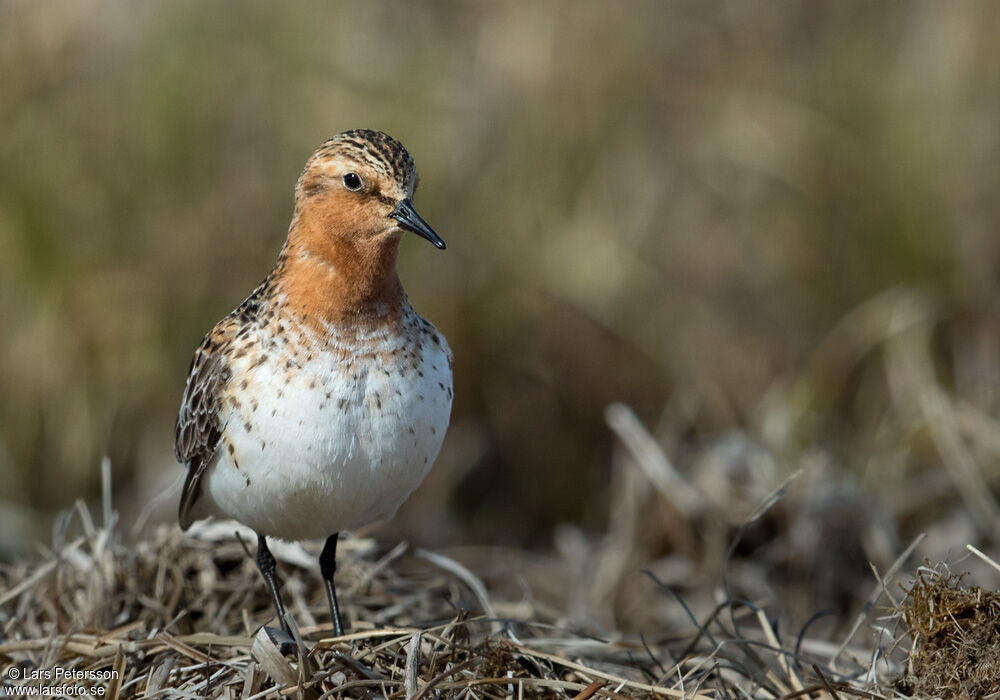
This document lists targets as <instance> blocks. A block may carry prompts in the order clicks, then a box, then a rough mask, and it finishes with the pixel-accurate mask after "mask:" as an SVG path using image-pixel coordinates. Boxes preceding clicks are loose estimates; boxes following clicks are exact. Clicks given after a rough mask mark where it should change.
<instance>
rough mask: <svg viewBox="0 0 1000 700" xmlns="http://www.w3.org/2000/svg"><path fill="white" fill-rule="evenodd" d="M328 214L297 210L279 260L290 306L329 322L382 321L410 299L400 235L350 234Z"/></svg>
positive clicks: (307, 318)
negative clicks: (402, 275) (400, 269)
mask: <svg viewBox="0 0 1000 700" xmlns="http://www.w3.org/2000/svg"><path fill="white" fill-rule="evenodd" d="M340 223H341V222H338V221H330V220H329V218H327V217H311V216H303V215H299V216H296V219H295V221H294V222H293V223H292V227H291V229H290V230H289V232H288V241H287V242H286V243H285V249H284V250H283V251H282V257H283V261H281V262H280V263H279V266H281V267H282V268H283V269H281V270H280V272H279V275H280V277H281V280H282V283H281V291H282V292H283V294H284V295H285V298H286V301H287V303H288V305H289V307H290V309H291V310H292V311H293V312H295V313H298V314H299V315H300V316H301V317H303V318H305V319H306V320H314V321H317V322H320V323H324V324H340V323H358V322H367V323H379V322H380V321H387V320H390V319H392V318H394V317H395V318H398V317H399V316H400V314H401V312H402V310H403V307H404V306H405V304H406V295H405V294H404V292H403V285H402V283H401V282H400V280H399V274H398V273H397V271H396V261H397V258H398V254H399V235H398V234H387V235H382V236H367V237H365V236H360V235H357V236H355V235H344V232H343V230H338V229H333V228H331V227H333V226H336V225H339V224H340Z"/></svg>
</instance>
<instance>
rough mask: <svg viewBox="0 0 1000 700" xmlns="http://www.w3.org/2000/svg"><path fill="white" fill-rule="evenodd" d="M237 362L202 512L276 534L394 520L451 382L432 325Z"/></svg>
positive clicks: (447, 402)
mask: <svg viewBox="0 0 1000 700" xmlns="http://www.w3.org/2000/svg"><path fill="white" fill-rule="evenodd" d="M417 320H418V321H419V319H417ZM435 338H436V339H437V340H435ZM271 347H272V348H276V347H277V346H276V345H274V344H272V345H271ZM242 362H243V366H242V367H240V368H237V369H235V370H234V372H233V379H232V380H231V385H233V386H232V390H233V395H234V396H236V397H237V399H236V400H229V401H228V403H227V405H226V406H225V408H226V418H225V420H226V424H225V429H224V433H223V444H222V446H221V447H220V449H219V452H218V455H217V457H216V460H215V462H214V463H213V465H212V466H211V467H210V469H209V470H208V472H207V473H206V476H205V480H204V482H203V485H202V500H204V501H205V502H206V507H207V508H208V509H209V512H208V513H207V514H211V515H219V516H224V517H232V518H235V519H236V520H239V521H241V522H243V523H244V524H246V525H248V526H249V527H251V528H253V529H254V530H256V531H257V532H258V533H260V534H264V535H269V536H274V537H281V538H284V539H312V538H321V537H327V536H328V535H331V534H333V533H334V532H338V531H340V530H342V529H354V528H357V527H360V526H361V525H363V524H365V523H368V522H371V521H374V520H378V519H381V518H388V517H392V516H393V515H394V514H395V512H396V510H397V509H398V508H399V506H400V505H401V504H402V503H403V501H405V500H406V498H407V497H408V496H409V495H410V493H412V492H413V490H414V489H416V487H417V486H418V485H419V484H420V482H421V481H422V480H423V478H424V477H425V476H426V475H427V472H428V471H429V470H430V468H431V465H432V464H433V462H434V460H435V458H436V457H437V454H438V451H439V450H440V448H441V442H442V440H443V439H444V435H445V431H446V430H447V427H448V421H449V418H450V415H451V401H452V379H451V366H450V351H449V350H448V347H447V344H446V343H445V341H444V338H443V337H442V336H441V335H440V334H439V333H437V332H436V331H435V330H434V329H433V327H429V328H428V327H423V326H422V325H420V324H419V323H417V324H415V337H414V334H409V337H402V336H399V335H393V336H390V335H387V334H385V333H382V334H378V333H376V334H373V335H371V336H366V337H364V338H359V339H358V341H356V342H355V343H354V348H353V349H352V348H346V347H337V346H335V345H333V346H330V345H323V346H320V344H315V346H312V347H310V346H309V344H308V343H307V344H306V346H305V347H298V348H295V349H294V351H293V352H270V353H267V356H266V359H265V360H264V361H263V362H260V358H259V357H254V356H253V354H252V353H251V354H250V355H248V356H247V357H245V358H243V359H242ZM255 362H256V363H259V364H257V366H255V367H254V366H253V365H254V363H255ZM289 362H291V364H290V363H289ZM244 379H245V380H246V381H247V386H246V388H245V389H240V385H241V382H242V381H243V380H244Z"/></svg>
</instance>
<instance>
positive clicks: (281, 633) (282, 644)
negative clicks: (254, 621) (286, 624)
mask: <svg viewBox="0 0 1000 700" xmlns="http://www.w3.org/2000/svg"><path fill="white" fill-rule="evenodd" d="M264 631H265V632H266V633H267V637H268V639H270V640H271V641H272V642H274V646H276V647H278V651H280V652H281V653H282V655H283V656H293V655H294V654H296V653H297V652H298V644H296V642H295V638H294V637H293V636H292V635H290V634H289V633H288V632H286V631H285V630H283V629H278V628H277V627H267V626H265V627H264Z"/></svg>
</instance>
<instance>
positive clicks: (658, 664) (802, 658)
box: [0, 497, 1000, 699]
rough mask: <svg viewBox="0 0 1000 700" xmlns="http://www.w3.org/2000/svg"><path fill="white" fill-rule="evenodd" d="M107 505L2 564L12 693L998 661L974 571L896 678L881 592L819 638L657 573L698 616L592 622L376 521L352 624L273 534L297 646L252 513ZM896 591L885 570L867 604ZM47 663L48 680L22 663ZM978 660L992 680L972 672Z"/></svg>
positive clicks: (825, 693)
mask: <svg viewBox="0 0 1000 700" xmlns="http://www.w3.org/2000/svg"><path fill="white" fill-rule="evenodd" d="M776 501H777V498H776V497H775V498H772V499H770V500H769V501H768V502H765V504H764V506H763V508H764V509H766V508H767V507H768V506H769V505H773V504H774V503H775V502H776ZM758 515H760V514H758ZM105 517H106V518H107V521H106V523H107V524H106V525H103V526H98V525H97V524H95V523H94V522H93V519H92V517H91V515H90V513H89V511H88V510H87V509H86V508H85V507H84V506H82V505H80V506H78V508H77V509H76V510H75V511H74V512H73V513H71V514H70V515H69V516H68V517H67V518H65V519H64V521H63V522H62V523H61V525H60V528H59V529H58V531H57V533H56V540H55V545H54V546H53V547H52V549H50V550H46V551H45V552H43V555H42V557H41V559H40V560H39V561H36V562H33V563H31V564H18V565H13V566H10V567H7V568H5V569H4V570H3V571H2V574H0V577H2V578H0V590H2V593H0V623H2V630H3V638H2V642H0V663H2V673H3V677H4V684H5V689H6V691H7V692H13V693H17V692H19V691H18V690H16V688H17V686H20V685H23V684H28V685H35V686H37V687H39V688H44V686H46V685H48V684H50V683H52V682H53V681H51V680H46V676H45V674H44V671H45V670H49V671H50V672H54V670H55V669H56V668H60V669H63V670H67V669H75V670H95V669H98V670H103V671H112V670H113V671H114V672H115V673H114V675H115V678H113V679H112V680H111V681H110V683H108V684H107V688H108V696H110V697H113V698H117V697H121V698H130V697H159V698H182V697H185V698H186V697H212V698H215V697H219V698H244V699H246V698H264V697H272V698H277V697H303V698H333V697H350V698H354V697H357V698H372V697H386V698H403V697H407V698H427V697H444V698H481V697H482V698H486V697H514V696H517V697H519V698H520V697H525V696H528V697H576V698H589V697H608V698H620V697H631V698H647V697H677V698H680V697H690V698H727V697H747V696H750V697H759V698H794V697H811V698H846V697H864V698H877V697H890V696H894V695H895V694H896V693H897V692H905V693H907V694H916V695H923V694H925V693H927V692H930V691H929V690H928V689H929V688H931V687H932V686H930V685H927V683H937V685H934V686H933V687H934V688H938V691H936V692H935V693H932V694H939V693H940V688H942V687H945V685H943V684H945V683H946V682H947V679H945V678H944V676H941V678H942V679H943V680H940V681H938V680H933V681H931V680H929V679H931V678H934V679H937V678H938V676H931V675H926V674H927V673H929V672H928V671H927V670H926V669H927V668H930V666H933V667H934V668H936V669H939V670H940V672H941V673H944V672H945V665H944V661H943V660H942V658H943V657H940V656H939V654H940V653H941V652H942V650H948V651H949V652H950V653H953V654H959V655H961V654H968V653H969V652H970V650H972V649H974V648H978V649H979V657H978V661H977V660H975V659H973V660H971V661H967V662H966V663H965V666H961V665H960V664H952V665H951V668H952V669H953V670H954V671H955V673H958V674H964V675H962V676H961V677H962V678H963V679H965V680H963V682H964V683H966V685H963V686H961V687H963V688H975V689H976V692H974V693H972V694H973V695H977V696H978V695H979V694H981V693H983V692H987V689H988V688H989V687H990V686H989V681H988V680H987V678H988V676H989V673H993V674H994V676H995V670H993V671H991V672H986V671H983V670H982V669H983V668H984V667H983V666H982V665H981V662H982V661H983V660H984V659H985V656H986V655H988V652H987V651H985V650H986V649H988V646H987V645H989V644H993V646H994V647H995V646H996V642H997V634H998V627H997V624H996V619H997V613H998V612H1000V602H998V601H1000V596H997V595H995V594H986V593H984V592H982V591H977V590H965V589H960V588H957V587H956V586H955V585H954V580H953V579H951V578H946V577H939V578H936V579H929V578H927V577H926V576H922V577H920V578H918V580H917V583H916V584H915V586H914V587H913V589H912V590H911V591H910V595H909V597H908V599H907V603H906V605H905V606H904V607H903V608H902V610H903V612H902V613H900V614H899V615H898V616H897V618H896V619H901V620H904V621H905V622H906V623H907V624H908V625H909V629H910V633H911V634H912V635H913V636H914V638H915V640H916V641H915V642H914V649H915V652H914V655H913V656H912V658H911V664H910V667H909V671H908V675H907V676H906V678H905V679H904V680H903V681H901V682H900V683H899V684H898V686H897V687H896V690H893V689H892V683H891V681H892V679H893V678H894V677H895V676H898V675H899V672H900V670H901V668H902V667H901V665H900V663H899V662H898V661H896V662H893V661H890V660H889V659H887V658H885V657H883V656H882V654H881V650H880V647H879V646H878V645H875V646H872V645H870V644H865V643H861V642H857V641H853V642H852V639H855V637H856V635H855V633H856V632H857V630H858V628H860V627H861V626H862V623H863V622H869V623H870V622H871V621H872V618H871V617H870V614H871V613H875V612H878V608H877V606H875V605H870V606H868V608H869V613H868V614H865V615H862V616H860V617H859V618H858V621H857V624H856V625H855V626H854V629H853V630H851V632H850V634H849V635H848V636H847V638H846V639H843V640H841V641H837V640H834V639H829V638H826V639H824V638H821V637H816V636H812V635H810V634H809V631H810V630H809V628H808V626H807V627H806V628H803V629H801V630H799V631H798V632H797V634H787V633H783V632H782V630H783V628H784V627H785V625H784V624H782V623H781V622H779V621H778V620H776V619H773V618H772V617H771V616H770V614H769V612H768V611H767V609H766V607H767V606H766V603H764V602H763V601H758V602H753V601H750V600H741V599H738V598H720V599H719V600H718V602H717V604H716V605H715V606H714V608H713V609H712V610H711V612H710V613H709V614H707V615H697V614H696V613H695V612H694V611H693V610H692V609H691V608H690V607H689V606H688V605H687V604H686V603H685V601H684V600H683V599H682V597H681V595H680V594H678V593H677V592H676V591H675V590H674V588H672V587H671V586H669V585H667V584H666V583H664V582H663V581H661V580H659V579H658V578H657V577H656V575H655V574H653V573H652V572H649V571H647V572H646V575H645V576H643V575H641V574H638V573H637V578H638V579H639V581H638V582H636V581H632V582H630V584H631V585H642V586H644V587H645V588H646V589H647V590H648V591H649V592H652V593H653V594H655V595H656V596H658V597H660V598H661V599H662V600H663V601H664V603H665V604H667V605H668V606H670V607H672V608H675V609H677V610H679V611H681V613H682V614H683V615H684V616H686V617H687V621H686V624H685V625H683V626H680V625H678V626H676V627H674V628H673V629H668V628H660V629H647V630H645V631H644V632H642V633H630V634H624V633H615V634H612V635H607V636H602V635H597V634H586V633H583V632H582V631H581V630H580V628H579V627H574V624H573V623H572V622H571V621H570V620H571V616H568V615H567V614H566V613H565V612H563V611H559V610H555V609H554V608H551V607H547V606H545V605H544V604H542V603H541V601H538V600H532V599H531V598H530V597H529V596H527V595H523V596H522V600H520V601H518V600H498V599H494V598H493V596H492V594H491V589H492V588H493V586H492V585H488V584H487V582H486V581H484V580H483V579H481V578H480V577H479V576H478V575H476V574H474V573H472V572H471V571H470V570H469V569H468V568H467V567H466V566H465V565H463V564H462V563H459V562H458V561H456V560H455V559H453V558H451V557H447V556H444V555H442V554H437V553H433V552H427V551H423V550H419V549H417V550H410V549H409V548H408V547H407V546H406V545H399V546H397V547H395V548H394V549H392V550H390V551H387V552H384V551H380V550H379V549H378V548H377V546H376V545H375V543H374V542H373V541H372V540H369V539H365V538H361V537H349V538H347V539H345V540H344V542H343V546H342V549H343V552H344V555H343V564H342V567H341V569H340V571H339V572H338V580H339V583H340V585H341V587H342V590H343V591H344V593H345V595H344V596H343V597H344V599H345V602H346V612H347V616H348V618H349V619H350V620H351V632H350V633H349V634H347V635H345V636H343V637H340V638H336V639H334V638H331V637H330V627H329V624H327V622H326V620H325V619H324V617H325V616H323V614H322V613H317V611H322V610H324V609H325V606H324V600H323V594H322V590H321V582H320V578H319V575H318V572H316V571H313V562H314V561H315V560H314V555H315V552H312V551H308V550H307V549H305V548H303V547H302V546H301V545H297V544H295V545H293V544H284V545H282V544H281V543H278V546H275V547H274V550H275V554H276V556H277V557H278V559H279V561H281V568H282V573H283V575H284V592H285V596H286V600H287V601H288V602H289V603H290V606H289V611H290V614H291V615H292V616H293V617H294V619H293V620H292V622H293V625H294V623H295V622H298V623H299V625H301V627H294V629H295V630H296V633H297V636H298V637H299V639H300V648H299V650H298V653H297V654H296V655H292V656H282V655H281V654H280V653H279V652H278V650H277V648H276V647H275V646H274V645H273V644H272V643H271V642H270V640H269V639H268V637H267V635H266V634H263V633H262V632H260V626H261V625H262V624H264V623H267V622H269V621H270V622H272V623H273V620H271V619H270V618H271V610H270V607H269V602H268V599H267V597H266V594H265V593H264V588H263V586H262V585H260V582H259V580H258V575H257V572H256V570H255V569H254V566H253V563H252V562H251V561H250V560H249V559H248V558H247V556H246V554H245V553H244V551H243V550H242V548H241V546H240V545H239V543H238V541H237V540H236V538H234V537H233V527H235V526H233V525H231V524H223V523H216V524H210V525H207V526H204V525H203V526H201V527H199V528H198V529H196V531H195V533H194V536H185V535H182V534H181V533H180V532H179V531H178V529H177V528H176V527H171V526H160V527H156V528H153V529H152V531H151V532H150V533H149V534H147V535H146V536H144V537H143V538H141V539H139V540H138V541H136V542H134V543H132V544H128V545H127V544H125V543H124V541H123V539H124V538H123V537H122V536H121V534H120V533H118V532H117V531H116V530H115V528H114V521H115V516H114V514H112V513H111V512H110V509H106V512H105ZM76 532H78V533H79V534H78V535H76V534H74V535H72V536H70V533H76ZM910 551H912V547H911V550H910ZM906 554H908V552H907V553H904V556H903V557H901V558H900V560H899V562H898V563H897V567H896V568H897V569H898V564H899V563H901V562H902V561H903V560H904V559H905V556H906ZM523 571H525V572H529V571H530V567H525V568H524V569H523ZM597 573H598V572H596V571H593V572H591V574H592V575H596V574H597ZM894 574H895V572H894V571H889V572H887V573H886V575H885V576H884V579H885V580H890V579H892V578H893V576H894ZM491 583H493V582H491ZM496 583H497V586H498V587H499V588H503V586H502V582H499V581H497V582H496ZM716 592H717V593H721V589H717V591H716ZM883 592H884V589H883V587H882V585H881V583H880V584H878V585H877V586H876V587H875V589H874V591H873V594H872V597H871V599H870V602H872V603H874V602H875V601H877V600H879V599H880V598H881V595H882V593H883ZM314 614H316V616H314ZM977 630H978V631H977ZM991 635H992V636H991ZM857 637H858V638H860V637H861V635H857ZM949 640H950V641H949ZM897 657H898V654H897ZM949 658H950V657H949ZM928 664H929V665H930V666H928ZM970 668H971V669H973V670H971V671H970V670H968V669H970ZM976 668H978V669H979V670H978V671H977V670H975V669H976ZM11 669H17V670H18V672H19V673H20V674H21V678H20V679H19V680H16V681H15V680H12V678H11V675H10V672H11ZM994 669H995V667H994ZM32 670H33V672H34V676H35V677H34V679H32V680H24V678H25V677H26V675H25V674H29V671H32ZM976 673H978V674H979V675H978V676H976V675H975V674H976ZM970 674H971V675H970ZM984 674H986V675H984ZM29 675H30V674H29ZM973 677H975V678H978V679H979V680H976V681H975V683H978V685H969V683H972V682H973V681H972V680H970V679H972V678H973ZM914 679H916V680H914ZM993 682H994V683H995V680H994V681H993ZM98 684H99V685H103V683H100V682H99V683H98ZM949 687H950V686H949ZM956 687H957V686H956Z"/></svg>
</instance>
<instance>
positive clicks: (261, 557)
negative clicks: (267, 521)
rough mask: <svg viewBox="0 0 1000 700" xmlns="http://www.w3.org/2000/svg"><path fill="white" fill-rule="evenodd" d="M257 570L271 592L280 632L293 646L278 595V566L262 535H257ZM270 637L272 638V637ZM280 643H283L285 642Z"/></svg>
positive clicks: (282, 605)
mask: <svg viewBox="0 0 1000 700" xmlns="http://www.w3.org/2000/svg"><path fill="white" fill-rule="evenodd" d="M257 569H258V570H259V571H260V575H261V576H263V577H264V582H265V583H266V584H267V588H268V590H269V591H270V592H271V602H272V603H274V611H275V612H276V613H277V614H278V622H279V623H281V631H282V632H284V633H285V635H287V637H288V639H292V643H293V644H294V639H293V638H292V630H291V629H290V628H289V627H288V622H286V621H285V604H284V603H282V602H281V596H280V595H278V565H277V563H276V562H275V561H274V555H273V554H271V550H270V549H268V548H267V539H266V538H265V537H264V535H257ZM271 636H272V638H273V637H274V635H271ZM280 641H282V642H284V641H285V640H280Z"/></svg>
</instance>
